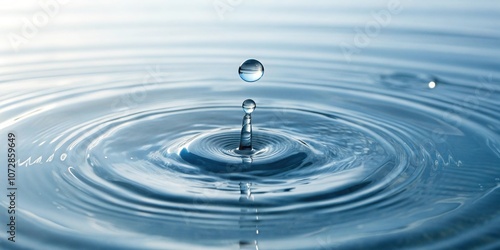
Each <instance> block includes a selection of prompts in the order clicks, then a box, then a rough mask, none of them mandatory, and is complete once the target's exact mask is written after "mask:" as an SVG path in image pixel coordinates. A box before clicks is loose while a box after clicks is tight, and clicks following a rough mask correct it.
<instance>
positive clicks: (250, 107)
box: [241, 99, 257, 114]
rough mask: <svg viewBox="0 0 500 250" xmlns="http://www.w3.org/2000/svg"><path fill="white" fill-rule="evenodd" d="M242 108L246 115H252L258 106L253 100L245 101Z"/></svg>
mask: <svg viewBox="0 0 500 250" xmlns="http://www.w3.org/2000/svg"><path fill="white" fill-rule="evenodd" d="M241 107H242V108H243V111H245V113H246V114H251V113H252V112H253V111H254V110H255V108H256V107H257V105H256V104H255V102H254V101H253V100H252V99H246V100H245V101H243V104H242V105H241Z"/></svg>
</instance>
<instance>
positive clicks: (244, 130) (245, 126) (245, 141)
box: [239, 99, 257, 151]
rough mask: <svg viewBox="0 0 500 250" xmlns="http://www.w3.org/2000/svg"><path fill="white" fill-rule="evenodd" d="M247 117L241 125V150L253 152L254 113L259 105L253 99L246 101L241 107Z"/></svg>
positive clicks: (244, 117)
mask: <svg viewBox="0 0 500 250" xmlns="http://www.w3.org/2000/svg"><path fill="white" fill-rule="evenodd" d="M241 107H242V108H243V111H245V116H243V122H242V124H241V138H240V147H239V150H249V151H251V150H252V112H253V111H254V110H255V108H256V107H257V105H256V104H255V102H254V101H253V100H252V99H246V100H245V101H244V102H243V104H242V105H241Z"/></svg>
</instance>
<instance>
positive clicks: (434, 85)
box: [429, 81, 437, 89]
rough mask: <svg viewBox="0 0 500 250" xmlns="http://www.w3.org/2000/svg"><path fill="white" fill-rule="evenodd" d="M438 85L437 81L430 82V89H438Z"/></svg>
mask: <svg viewBox="0 0 500 250" xmlns="http://www.w3.org/2000/svg"><path fill="white" fill-rule="evenodd" d="M436 85H437V84H436V81H430V82H429V88H430V89H433V88H435V87H436Z"/></svg>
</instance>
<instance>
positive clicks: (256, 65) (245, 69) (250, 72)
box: [238, 59, 264, 82]
mask: <svg viewBox="0 0 500 250" xmlns="http://www.w3.org/2000/svg"><path fill="white" fill-rule="evenodd" d="M238 73H239V74H240V77H241V79H243V81H245V82H255V81H258V80H259V79H260V78H261V77H262V75H264V66H262V63H260V62H259V61H257V60H255V59H248V60H246V61H245V62H243V63H242V64H241V65H240V68H239V69H238Z"/></svg>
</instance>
